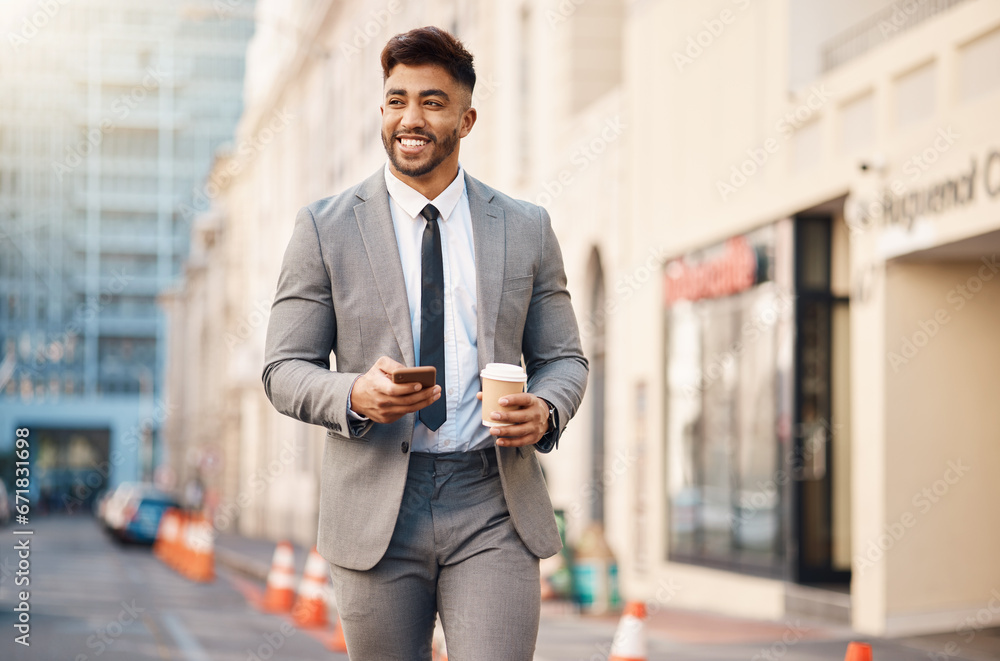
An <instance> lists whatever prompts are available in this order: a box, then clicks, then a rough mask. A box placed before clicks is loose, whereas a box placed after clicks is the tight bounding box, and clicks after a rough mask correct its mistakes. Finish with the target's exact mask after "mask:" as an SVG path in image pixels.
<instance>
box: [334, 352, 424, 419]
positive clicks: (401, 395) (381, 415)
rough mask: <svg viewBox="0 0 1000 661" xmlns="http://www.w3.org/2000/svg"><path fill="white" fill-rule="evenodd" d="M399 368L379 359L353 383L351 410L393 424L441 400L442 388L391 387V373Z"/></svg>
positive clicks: (390, 362)
mask: <svg viewBox="0 0 1000 661" xmlns="http://www.w3.org/2000/svg"><path fill="white" fill-rule="evenodd" d="M401 367H406V365H403V364H402V363H397V362H396V361H395V360H393V359H392V358H389V357H387V356H382V357H381V358H379V359H378V360H377V361H375V364H374V365H372V368H371V369H370V370H368V371H367V372H365V373H364V374H362V375H361V376H360V377H359V378H358V380H357V381H355V382H354V388H353V389H352V390H351V410H352V411H354V412H355V413H357V414H359V415H363V416H365V417H366V418H370V419H371V420H374V421H375V422H396V421H397V420H399V419H400V418H402V417H403V416H404V415H406V414H407V413H413V412H415V411H419V410H420V409H422V408H424V407H426V406H430V405H431V404H433V403H434V402H436V401H437V400H438V398H439V397H440V396H441V386H437V385H436V386H434V387H433V388H429V389H427V390H424V389H423V386H421V385H420V384H419V383H393V382H392V373H393V372H395V371H396V370H397V369H399V368H401Z"/></svg>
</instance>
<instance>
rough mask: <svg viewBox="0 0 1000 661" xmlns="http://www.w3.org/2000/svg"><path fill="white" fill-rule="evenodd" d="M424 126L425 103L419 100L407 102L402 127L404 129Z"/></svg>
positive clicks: (401, 121) (401, 122)
mask: <svg viewBox="0 0 1000 661" xmlns="http://www.w3.org/2000/svg"><path fill="white" fill-rule="evenodd" d="M423 126H424V109H423V105H422V104H421V103H420V102H419V101H417V102H416V103H408V104H406V108H405V109H404V110H403V117H402V119H401V120H400V127H401V128H403V129H414V128H421V127H423Z"/></svg>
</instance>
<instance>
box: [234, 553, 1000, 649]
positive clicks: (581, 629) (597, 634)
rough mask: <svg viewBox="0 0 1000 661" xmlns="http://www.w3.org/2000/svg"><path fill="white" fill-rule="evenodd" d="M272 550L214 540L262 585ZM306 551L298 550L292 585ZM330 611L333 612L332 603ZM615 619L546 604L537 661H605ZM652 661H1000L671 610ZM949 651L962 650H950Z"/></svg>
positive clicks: (651, 624)
mask: <svg viewBox="0 0 1000 661" xmlns="http://www.w3.org/2000/svg"><path fill="white" fill-rule="evenodd" d="M274 547H275V543H274V542H271V541H267V540H260V539H250V538H246V537H240V536H238V535H231V534H223V535H219V537H218V538H217V539H216V543H215V553H216V559H217V561H218V562H219V564H220V565H223V566H225V567H227V568H229V569H230V570H232V571H235V572H238V573H240V574H243V575H244V576H246V577H247V578H250V579H252V580H254V581H259V582H261V583H263V582H265V581H266V580H267V572H268V570H269V569H270V566H271V558H272V556H273V554H274ZM307 555H308V549H304V548H302V547H300V546H296V547H295V572H296V577H299V576H301V575H302V570H303V567H304V565H305V561H306V556H307ZM331 606H333V607H335V605H334V604H333V603H331ZM617 625H618V616H617V615H605V616H597V615H582V614H580V613H578V612H577V611H576V609H575V608H574V607H573V605H572V604H568V603H566V602H543V604H542V615H541V626H540V628H539V635H538V645H537V653H536V656H535V661H606V660H607V658H608V653H609V650H610V646H611V641H612V639H613V637H614V633H615V629H616V627H617ZM646 632H647V637H648V640H649V661H666V660H668V659H669V660H670V661H714V660H718V661H722V660H724V659H725V660H732V659H741V660H745V661H777V660H779V659H780V660H781V661H796V660H801V661H817V660H823V661H842V659H843V658H844V652H845V650H846V649H847V643H848V642H850V641H851V640H859V641H863V642H867V643H870V644H871V645H872V650H873V658H874V661H911V660H919V659H935V660H940V661H987V660H995V659H1000V628H997V629H987V630H984V631H981V632H979V633H978V635H977V636H976V637H975V638H974V640H973V641H971V642H969V643H966V641H965V639H964V638H960V637H958V636H957V635H956V634H939V635H930V636H915V637H910V638H898V639H886V638H872V637H867V636H861V635H859V634H855V633H853V632H852V631H851V630H850V629H848V628H845V627H837V626H835V625H830V624H828V623H821V622H816V621H810V620H808V619H805V618H795V617H793V618H789V619H788V621H785V622H773V621H764V620H750V619H742V618H733V617H726V616H722V615H717V614H714V613H701V612H695V611H689V610H681V609H676V608H661V609H658V610H656V612H653V613H650V616H649V618H648V619H647V621H646ZM949 643H955V644H957V645H959V646H960V647H958V650H957V652H955V653H949V652H953V651H954V650H955V649H956V648H955V647H949Z"/></svg>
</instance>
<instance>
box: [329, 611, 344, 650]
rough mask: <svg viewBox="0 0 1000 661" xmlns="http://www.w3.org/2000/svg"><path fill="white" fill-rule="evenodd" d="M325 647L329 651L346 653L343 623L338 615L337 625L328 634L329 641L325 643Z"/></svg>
mask: <svg viewBox="0 0 1000 661" xmlns="http://www.w3.org/2000/svg"><path fill="white" fill-rule="evenodd" d="M326 649H328V650H330V651H331V652H342V653H344V654H347V640H346V639H345V638H344V623H343V622H341V621H340V616H339V615H338V616H337V626H336V627H335V628H334V630H333V635H332V636H330V641H329V642H328V643H327V644H326Z"/></svg>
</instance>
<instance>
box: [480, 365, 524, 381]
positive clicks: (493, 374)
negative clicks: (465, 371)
mask: <svg viewBox="0 0 1000 661" xmlns="http://www.w3.org/2000/svg"><path fill="white" fill-rule="evenodd" d="M479 376H481V377H482V378H484V379H493V380H494V381H520V382H522V383H523V382H524V381H527V380H528V375H527V374H525V372H524V368H523V367H521V366H520V365H508V364H507V363H487V365H486V368H485V369H483V371H482V372H480V373H479Z"/></svg>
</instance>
